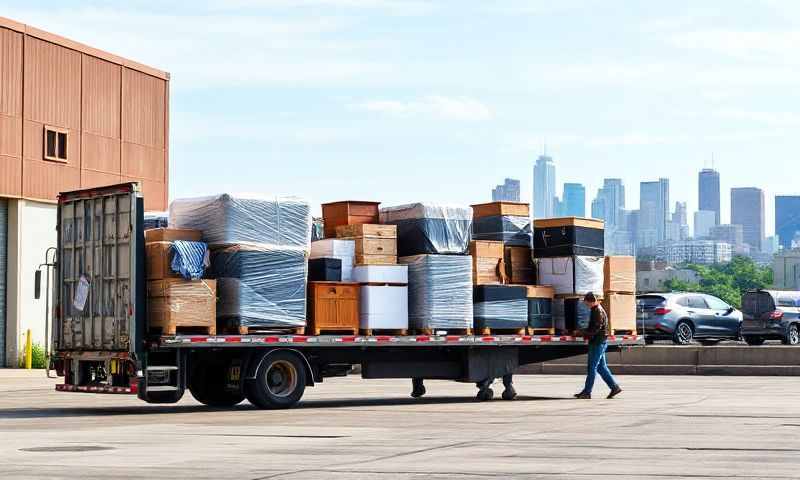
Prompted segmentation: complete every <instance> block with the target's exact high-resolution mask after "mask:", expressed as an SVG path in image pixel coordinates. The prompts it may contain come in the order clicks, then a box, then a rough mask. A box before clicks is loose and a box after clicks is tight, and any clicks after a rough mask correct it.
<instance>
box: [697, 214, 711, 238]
mask: <svg viewBox="0 0 800 480" xmlns="http://www.w3.org/2000/svg"><path fill="white" fill-rule="evenodd" d="M715 218H716V213H715V212H712V211H710V210H698V211H696V212H694V238H696V239H699V238H708V236H709V234H710V233H711V229H712V228H713V227H714V226H715Z"/></svg>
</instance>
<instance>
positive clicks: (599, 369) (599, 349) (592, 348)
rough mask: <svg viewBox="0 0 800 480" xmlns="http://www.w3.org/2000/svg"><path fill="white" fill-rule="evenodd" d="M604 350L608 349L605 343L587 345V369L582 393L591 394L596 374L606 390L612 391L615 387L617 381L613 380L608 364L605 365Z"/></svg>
mask: <svg viewBox="0 0 800 480" xmlns="http://www.w3.org/2000/svg"><path fill="white" fill-rule="evenodd" d="M606 348H608V343H607V342H603V343H598V344H591V343H590V344H589V355H588V357H589V362H588V367H589V369H588V370H587V372H586V385H585V386H584V387H583V393H592V388H593V387H594V379H595V376H596V375H597V374H598V373H599V374H600V377H602V378H603V381H604V382H606V385H608V388H611V389H613V388H614V387H616V386H617V381H616V380H614V375H612V374H611V370H609V369H608V363H606Z"/></svg>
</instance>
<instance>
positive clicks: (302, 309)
mask: <svg viewBox="0 0 800 480" xmlns="http://www.w3.org/2000/svg"><path fill="white" fill-rule="evenodd" d="M306 270H307V258H306V251H305V249H303V248H299V247H273V246H265V245H256V244H240V245H228V246H222V247H218V248H213V249H212V251H211V271H212V272H213V276H214V277H215V278H216V279H217V290H218V292H219V304H218V306H217V317H218V318H220V319H223V320H224V323H225V324H226V325H228V326H234V327H235V326H243V327H260V328H291V327H303V326H305V325H306Z"/></svg>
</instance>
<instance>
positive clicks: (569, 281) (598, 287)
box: [536, 256, 604, 295]
mask: <svg viewBox="0 0 800 480" xmlns="http://www.w3.org/2000/svg"><path fill="white" fill-rule="evenodd" d="M603 264H604V261H603V257H585V256H572V257H553V258H537V259H536V281H537V282H538V283H540V284H542V285H552V286H553V288H554V289H555V293H556V294H560V295H562V294H563V295H584V294H586V293H589V292H592V293H595V294H597V295H600V294H602V292H603Z"/></svg>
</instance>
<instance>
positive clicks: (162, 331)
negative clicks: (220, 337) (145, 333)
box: [150, 323, 217, 336]
mask: <svg viewBox="0 0 800 480" xmlns="http://www.w3.org/2000/svg"><path fill="white" fill-rule="evenodd" d="M150 333H154V334H158V335H208V336H214V335H216V334H217V327H216V325H207V326H204V327H199V326H183V325H175V324H174V323H171V324H168V325H158V326H151V327H150Z"/></svg>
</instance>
